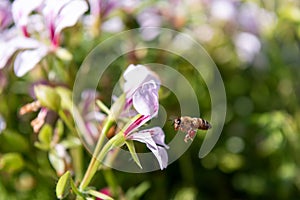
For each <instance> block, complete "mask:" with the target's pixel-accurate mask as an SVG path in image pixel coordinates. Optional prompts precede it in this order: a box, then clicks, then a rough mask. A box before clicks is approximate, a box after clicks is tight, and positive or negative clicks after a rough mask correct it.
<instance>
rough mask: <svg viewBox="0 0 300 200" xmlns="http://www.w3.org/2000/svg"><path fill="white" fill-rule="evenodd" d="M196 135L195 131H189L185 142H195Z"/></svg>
mask: <svg viewBox="0 0 300 200" xmlns="http://www.w3.org/2000/svg"><path fill="white" fill-rule="evenodd" d="M195 134H196V131H195V130H189V131H188V133H187V134H186V135H185V138H184V142H185V143H187V142H188V141H189V140H191V141H193V138H194V137H195Z"/></svg>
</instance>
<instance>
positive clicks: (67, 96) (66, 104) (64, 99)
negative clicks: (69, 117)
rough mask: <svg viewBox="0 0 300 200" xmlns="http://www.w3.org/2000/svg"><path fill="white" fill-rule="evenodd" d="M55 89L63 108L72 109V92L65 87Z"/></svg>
mask: <svg viewBox="0 0 300 200" xmlns="http://www.w3.org/2000/svg"><path fill="white" fill-rule="evenodd" d="M55 91H56V92H57V94H58V95H59V97H60V99H61V108H62V109H66V110H68V111H70V112H71V111H72V105H73V103H72V92H71V91H70V90H69V89H68V88H65V87H56V88H55Z"/></svg>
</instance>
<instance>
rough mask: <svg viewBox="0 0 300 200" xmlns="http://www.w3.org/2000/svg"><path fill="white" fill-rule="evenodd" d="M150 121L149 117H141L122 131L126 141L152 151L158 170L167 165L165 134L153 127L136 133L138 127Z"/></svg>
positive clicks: (158, 128)
mask: <svg viewBox="0 0 300 200" xmlns="http://www.w3.org/2000/svg"><path fill="white" fill-rule="evenodd" d="M150 119H151V116H149V115H148V116H144V115H141V116H140V117H139V118H138V119H136V120H135V121H133V122H132V123H131V124H130V125H129V126H128V127H127V129H126V130H125V131H124V136H125V138H126V140H135V141H139V142H142V143H145V144H146V146H147V148H148V149H149V150H150V151H152V153H153V154H154V155H155V157H156V158H157V160H158V163H159V166H160V169H164V168H166V167H167V165H168V154H167V151H166V149H168V148H169V147H168V145H166V144H165V134H164V132H163V130H162V129H161V128H160V127H153V128H151V129H146V130H141V131H137V129H138V128H139V127H141V126H142V125H144V124H145V123H146V122H147V121H149V120H150Z"/></svg>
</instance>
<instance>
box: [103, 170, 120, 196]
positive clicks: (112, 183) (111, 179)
mask: <svg viewBox="0 0 300 200" xmlns="http://www.w3.org/2000/svg"><path fill="white" fill-rule="evenodd" d="M103 175H104V178H105V180H106V182H107V183H108V185H109V188H110V190H111V192H112V196H113V197H115V198H116V199H118V183H117V181H116V180H117V179H116V177H115V176H114V173H113V172H112V170H111V169H110V168H107V169H106V170H103Z"/></svg>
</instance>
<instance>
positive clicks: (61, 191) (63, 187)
mask: <svg viewBox="0 0 300 200" xmlns="http://www.w3.org/2000/svg"><path fill="white" fill-rule="evenodd" d="M71 179H72V178H71V174H70V172H69V171H67V172H66V173H65V174H64V175H62V176H61V177H60V178H59V180H58V182H57V185H56V196H57V198H59V199H63V198H65V197H66V196H67V195H68V194H69V191H70V188H71V183H70V182H71Z"/></svg>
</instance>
